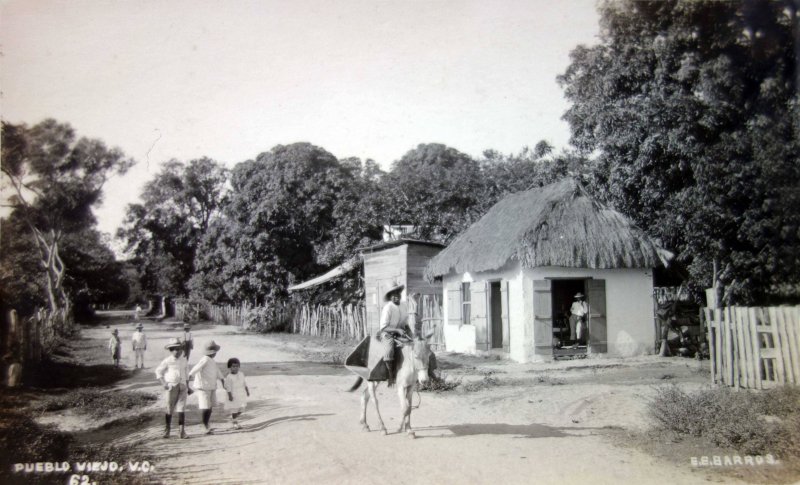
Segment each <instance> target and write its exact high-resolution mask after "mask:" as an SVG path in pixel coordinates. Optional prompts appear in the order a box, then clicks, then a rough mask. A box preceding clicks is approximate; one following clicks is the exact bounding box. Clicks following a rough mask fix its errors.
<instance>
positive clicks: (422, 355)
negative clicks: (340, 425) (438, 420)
mask: <svg viewBox="0 0 800 485" xmlns="http://www.w3.org/2000/svg"><path fill="white" fill-rule="evenodd" d="M433 333H434V331H433V330H430V331H429V332H428V333H426V334H425V335H423V336H415V337H414V338H411V337H408V336H405V335H404V336H402V337H399V338H396V339H395V340H396V341H397V342H398V343H399V344H400V348H399V349H398V350H399V352H395V360H396V363H395V364H396V365H397V366H399V367H400V368H399V369H398V371H397V377H396V379H395V383H396V386H397V397H399V398H400V410H401V419H400V427H399V428H398V429H397V432H398V433H402V432H404V431H405V432H406V433H407V434H408V436H409V437H410V438H415V435H414V432H413V431H412V429H411V394H412V393H413V391H414V386H415V384H416V383H417V381H419V382H421V383H423V384H424V383H426V382H427V381H428V366H429V362H430V359H431V356H432V355H433V352H431V349H430V346H429V345H428V339H429V338H430V337H431V336H432V335H433ZM363 381H364V379H363V378H362V377H361V376H359V377H358V378H357V379H356V382H355V383H354V384H353V386H352V387H351V388H350V389H349V392H353V391H355V390H356V389H358V388H359V387H360V386H361V383H362V382H363ZM379 382H380V381H367V386H366V387H365V388H364V390H363V392H362V394H361V419H360V420H359V423H360V424H361V429H362V431H369V430H370V429H369V425H367V404H368V403H369V398H370V396H372V400H373V401H374V402H375V412H377V413H378V422H379V423H380V425H381V432H383V434H384V435H386V434H388V432H387V431H386V426H385V425H384V424H383V419H382V418H381V411H380V408H379V406H378V396H377V395H376V394H375V388H376V387H377V386H378V383H379Z"/></svg>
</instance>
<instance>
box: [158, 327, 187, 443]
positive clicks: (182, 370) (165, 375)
mask: <svg viewBox="0 0 800 485" xmlns="http://www.w3.org/2000/svg"><path fill="white" fill-rule="evenodd" d="M164 348H165V349H167V350H169V352H170V354H172V355H170V356H169V357H167V358H166V359H164V360H162V361H161V363H160V364H158V367H156V378H157V379H158V382H160V383H161V385H162V386H163V387H164V404H165V405H166V415H165V424H166V426H165V428H164V438H169V432H170V427H171V426H172V413H173V412H175V411H177V412H178V426H179V427H180V433H181V434H180V437H181V438H188V436H186V431H185V430H184V422H185V421H184V420H185V415H184V410H185V409H186V398H187V396H189V373H188V371H187V370H186V367H187V363H186V359H184V358H183V356H182V355H181V352H182V350H181V349H182V348H183V343H181V341H180V340H178V339H177V338H172V339H170V341H169V343H167V345H166V346H165V347H164Z"/></svg>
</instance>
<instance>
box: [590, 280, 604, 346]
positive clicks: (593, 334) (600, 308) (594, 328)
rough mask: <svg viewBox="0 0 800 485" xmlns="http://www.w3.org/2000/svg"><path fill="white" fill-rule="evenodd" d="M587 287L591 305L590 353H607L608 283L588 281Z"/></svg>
mask: <svg viewBox="0 0 800 485" xmlns="http://www.w3.org/2000/svg"><path fill="white" fill-rule="evenodd" d="M586 287H587V288H586V293H587V296H588V298H587V300H588V301H587V303H588V304H589V352H591V353H593V354H601V353H606V352H608V336H607V334H608V330H607V323H606V281H605V280H588V281H587V282H586Z"/></svg>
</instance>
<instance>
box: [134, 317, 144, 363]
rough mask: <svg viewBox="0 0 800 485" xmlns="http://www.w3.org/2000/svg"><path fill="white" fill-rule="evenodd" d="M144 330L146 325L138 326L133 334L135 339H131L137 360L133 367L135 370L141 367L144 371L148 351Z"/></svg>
mask: <svg viewBox="0 0 800 485" xmlns="http://www.w3.org/2000/svg"><path fill="white" fill-rule="evenodd" d="M143 328H144V325H142V324H141V323H139V324H138V325H136V331H135V332H133V337H132V338H131V347H132V348H133V354H134V359H135V363H134V365H133V367H134V368H135V369H138V368H139V366H140V365H141V368H142V369H144V351H145V350H147V337H146V336H145V335H144V332H143V331H142V329H143Z"/></svg>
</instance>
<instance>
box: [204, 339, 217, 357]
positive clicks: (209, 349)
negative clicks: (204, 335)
mask: <svg viewBox="0 0 800 485" xmlns="http://www.w3.org/2000/svg"><path fill="white" fill-rule="evenodd" d="M219 348H220V347H219V345H217V343H216V342H214V341H213V340H209V341H208V342H207V343H206V345H205V347H203V350H204V351H205V353H206V355H210V354H213V353H214V352H216V351H217V350H219Z"/></svg>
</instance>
